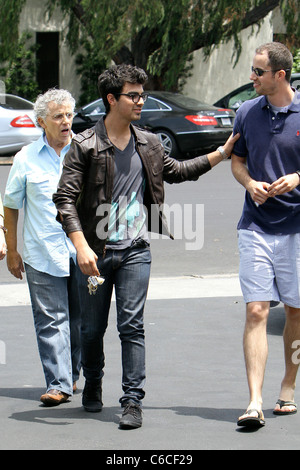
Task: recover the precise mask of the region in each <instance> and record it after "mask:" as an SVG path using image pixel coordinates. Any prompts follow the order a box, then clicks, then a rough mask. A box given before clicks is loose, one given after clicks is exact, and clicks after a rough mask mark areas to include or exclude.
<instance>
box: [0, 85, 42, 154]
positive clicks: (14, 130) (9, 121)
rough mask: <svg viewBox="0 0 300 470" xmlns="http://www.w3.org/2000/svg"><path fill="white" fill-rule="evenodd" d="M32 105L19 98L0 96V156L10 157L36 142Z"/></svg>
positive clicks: (36, 132)
mask: <svg viewBox="0 0 300 470" xmlns="http://www.w3.org/2000/svg"><path fill="white" fill-rule="evenodd" d="M41 133H42V129H41V128H39V127H37V126H36V125H35V118H34V112H33V103H31V101H27V100H25V99H24V98H20V97H19V96H15V95H9V94H5V93H4V94H0V155H12V154H15V153H16V152H18V151H19V150H20V149H21V148H22V147H23V146H24V145H27V144H30V142H33V141H34V140H37V139H38V138H39V137H40V135H41Z"/></svg>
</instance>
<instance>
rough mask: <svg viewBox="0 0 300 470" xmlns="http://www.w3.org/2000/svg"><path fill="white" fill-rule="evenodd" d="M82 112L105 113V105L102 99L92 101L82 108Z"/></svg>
mask: <svg viewBox="0 0 300 470" xmlns="http://www.w3.org/2000/svg"><path fill="white" fill-rule="evenodd" d="M83 111H84V114H102V113H105V106H104V103H103V101H102V99H100V100H97V101H94V102H93V103H91V104H89V105H88V106H85V107H84V108H83Z"/></svg>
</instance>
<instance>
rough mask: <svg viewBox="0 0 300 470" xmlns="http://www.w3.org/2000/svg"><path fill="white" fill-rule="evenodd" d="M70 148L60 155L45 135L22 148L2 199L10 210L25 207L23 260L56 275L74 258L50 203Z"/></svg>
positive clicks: (73, 251) (72, 247)
mask: <svg viewBox="0 0 300 470" xmlns="http://www.w3.org/2000/svg"><path fill="white" fill-rule="evenodd" d="M69 148H70V144H68V145H66V146H65V147H64V148H63V149H62V151H61V154H60V157H59V156H58V155H57V154H56V152H55V150H54V149H53V148H52V147H50V146H49V145H48V143H47V139H46V137H45V136H41V137H40V138H39V139H38V140H37V141H35V142H32V143H31V144H29V145H27V146H25V147H23V148H22V150H21V151H20V152H18V153H17V154H16V156H15V157H14V162H13V166H12V168H11V170H10V173H9V177H8V180H7V185H6V190H5V194H4V199H3V205H4V206H6V207H9V208H11V209H18V210H20V209H22V207H23V206H24V226H23V240H24V247H23V260H24V262H25V263H27V264H29V265H30V266H32V267H33V268H34V269H36V270H38V271H42V272H45V273H48V274H51V275H52V276H58V277H63V276H68V275H69V268H70V257H73V259H74V261H75V260H76V251H75V248H74V246H73V244H72V242H71V241H70V240H69V239H68V237H67V236H66V234H65V232H64V231H63V229H62V226H61V224H60V223H58V222H57V220H56V215H57V211H56V207H55V205H54V203H53V202H52V194H53V193H54V192H56V189H57V185H58V181H59V178H60V175H61V171H62V162H63V159H64V156H65V154H66V153H67V151H68V150H69Z"/></svg>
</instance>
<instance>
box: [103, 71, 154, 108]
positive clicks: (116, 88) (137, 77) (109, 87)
mask: <svg viewBox="0 0 300 470" xmlns="http://www.w3.org/2000/svg"><path fill="white" fill-rule="evenodd" d="M147 80H148V76H147V74H146V72H145V71H144V70H143V69H141V68H139V67H136V66H134V65H128V64H121V65H113V66H112V67H110V68H109V69H107V70H105V71H104V72H103V73H102V74H101V75H99V78H98V90H99V94H100V96H101V98H102V99H103V103H104V106H105V109H106V112H107V113H109V111H110V105H109V103H108V101H107V95H108V94H109V93H112V94H113V95H115V96H116V95H117V94H118V93H122V90H123V87H124V85H125V83H126V82H128V83H139V84H141V85H145V83H146V82H147ZM116 99H119V97H118V96H116Z"/></svg>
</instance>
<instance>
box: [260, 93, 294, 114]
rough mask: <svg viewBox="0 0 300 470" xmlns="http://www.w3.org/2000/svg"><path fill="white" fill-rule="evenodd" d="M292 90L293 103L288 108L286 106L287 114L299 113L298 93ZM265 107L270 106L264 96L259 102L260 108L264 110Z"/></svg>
mask: <svg viewBox="0 0 300 470" xmlns="http://www.w3.org/2000/svg"><path fill="white" fill-rule="evenodd" d="M293 90H294V91H295V94H294V98H293V101H292V102H291V103H290V104H289V106H287V112H288V111H292V112H295V113H299V112H300V92H299V91H297V90H295V88H293ZM267 106H270V104H269V102H268V100H267V97H266V96H265V95H264V96H263V97H262V100H261V107H262V108H266V107H267Z"/></svg>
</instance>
